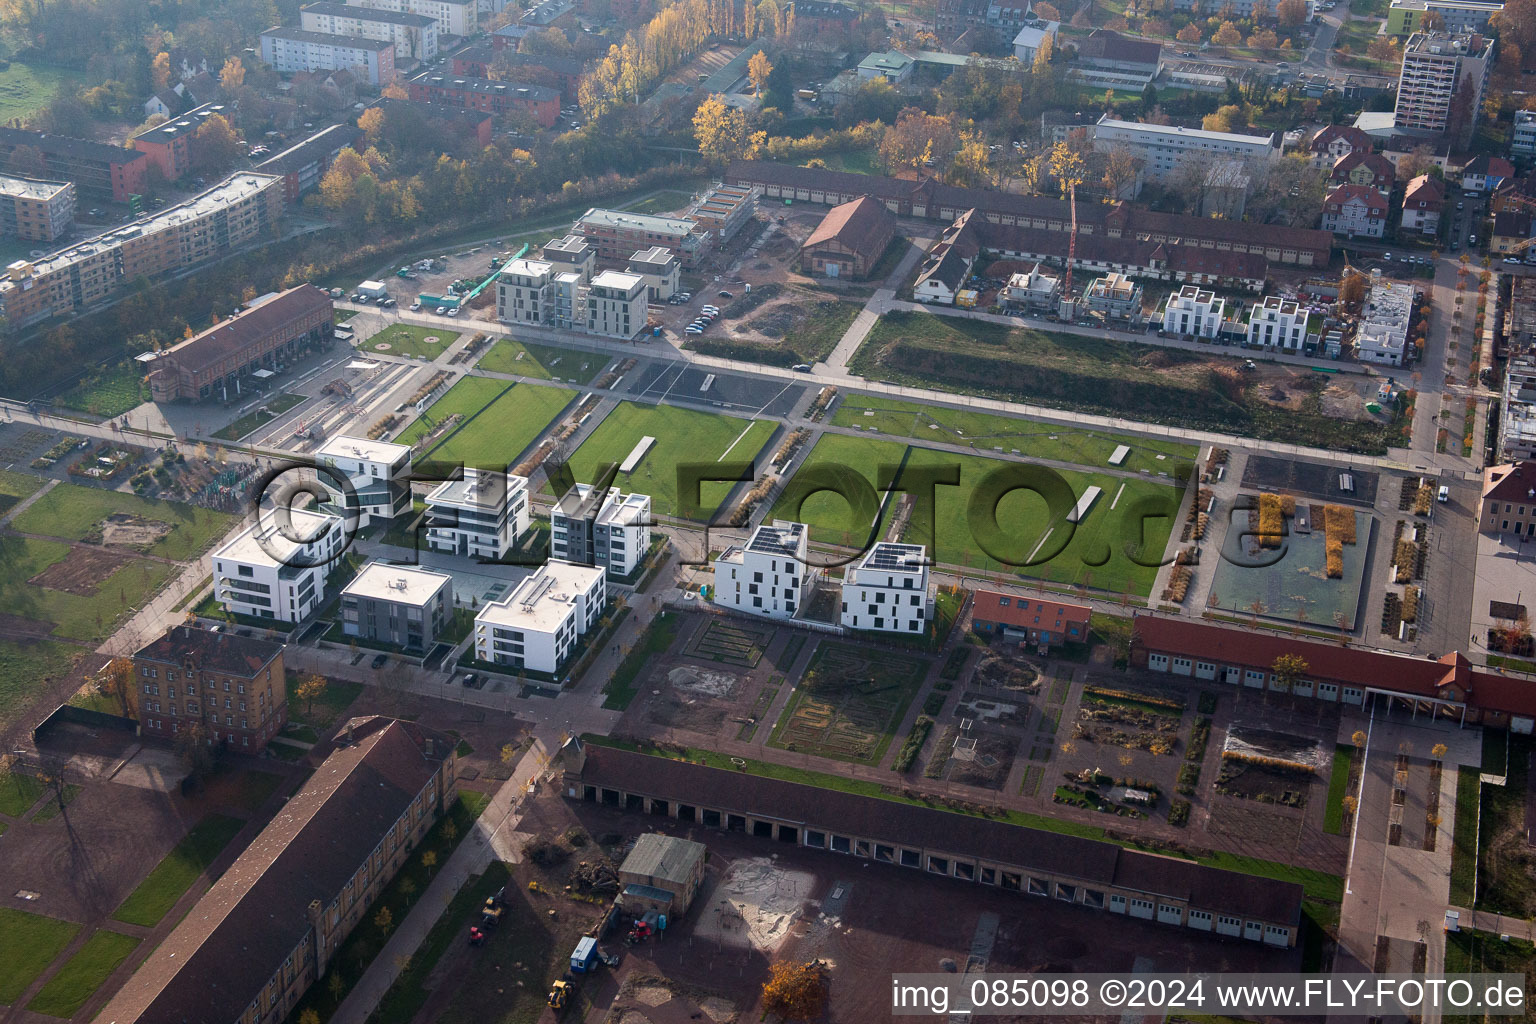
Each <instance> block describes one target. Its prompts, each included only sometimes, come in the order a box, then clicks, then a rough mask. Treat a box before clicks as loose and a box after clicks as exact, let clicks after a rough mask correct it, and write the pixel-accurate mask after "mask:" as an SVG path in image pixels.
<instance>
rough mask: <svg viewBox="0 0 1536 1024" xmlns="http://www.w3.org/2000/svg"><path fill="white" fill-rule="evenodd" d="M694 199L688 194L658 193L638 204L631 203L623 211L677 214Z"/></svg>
mask: <svg viewBox="0 0 1536 1024" xmlns="http://www.w3.org/2000/svg"><path fill="white" fill-rule="evenodd" d="M691 198H692V196H690V195H689V194H688V193H687V192H670V191H669V192H657V193H656V194H655V195H653V196H647V197H646V198H644V199H642V200H640V201H639V202H638V203H631V204H629V205H628V206H624V207H621V209H624V210H628V211H630V212H631V213H652V214H655V213H663V214H664V213H676V212H677V211H679V210H681V209H683V208H684V207H686V206H687V205H688V201H689V200H690V199H691Z"/></svg>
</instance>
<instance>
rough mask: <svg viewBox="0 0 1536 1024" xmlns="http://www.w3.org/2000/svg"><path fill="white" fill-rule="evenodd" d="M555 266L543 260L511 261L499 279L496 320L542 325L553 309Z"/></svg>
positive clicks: (502, 269)
mask: <svg viewBox="0 0 1536 1024" xmlns="http://www.w3.org/2000/svg"><path fill="white" fill-rule="evenodd" d="M554 274H555V268H554V266H553V265H552V264H550V263H546V262H545V261H544V260H509V261H508V262H507V264H506V266H504V267H502V268H501V273H500V274H499V275H498V276H497V278H496V319H498V320H500V321H501V322H502V323H504V324H543V323H545V322H546V316H547V315H550V314H552V312H553V305H554V304H553V302H552V299H553V297H554V296H553V290H552V286H553V283H554Z"/></svg>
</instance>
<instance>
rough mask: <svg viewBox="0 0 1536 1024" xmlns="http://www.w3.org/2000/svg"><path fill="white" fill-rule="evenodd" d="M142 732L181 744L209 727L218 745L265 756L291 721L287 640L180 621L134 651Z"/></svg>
mask: <svg viewBox="0 0 1536 1024" xmlns="http://www.w3.org/2000/svg"><path fill="white" fill-rule="evenodd" d="M133 668H134V672H135V673H136V682H137V683H138V688H139V693H138V700H139V729H140V732H141V733H142V735H145V736H152V737H154V738H156V739H162V740H171V741H174V740H175V738H176V736H177V735H178V734H179V733H180V732H181V731H182V730H183V729H188V728H191V727H192V726H194V725H199V724H200V725H204V726H206V727H207V730H208V742H209V743H210V744H215V743H219V744H223V745H225V746H227V747H229V748H230V749H231V750H239V751H240V752H241V753H249V754H255V753H259V752H260V751H261V750H262V748H264V747H265V746H266V745H267V740H269V739H271V738H272V737H273V736H275V735H276V734H277V732H278V730H280V729H281V728H282V727H283V725H284V724H285V723H286V722H287V721H288V691H287V687H286V684H285V682H284V676H283V645H282V644H278V643H272V642H270V641H267V640H258V639H256V638H255V637H247V636H237V635H235V634H234V633H230V632H225V631H220V632H214V631H213V630H209V629H202V628H200V627H197V626H174V627H172V628H171V630H170V631H169V632H167V633H166V634H165V635H164V636H162V637H160V639H158V640H156V641H154V642H153V643H151V644H150V645H149V646H147V647H145V648H143V649H142V650H140V651H139V652H138V653H137V654H135V655H134V656H133Z"/></svg>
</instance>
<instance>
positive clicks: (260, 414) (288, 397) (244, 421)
mask: <svg viewBox="0 0 1536 1024" xmlns="http://www.w3.org/2000/svg"><path fill="white" fill-rule="evenodd" d="M308 400H309V399H307V398H306V397H305V396H303V395H292V394H288V393H286V392H284V393H282V394H278V395H273V396H272V397H271V398H269V399H267V401H266V402H265V403H264V404H263V405H262V406H261V407H260V408H258V409H253V410H252V411H250V412H248V413H246V414H245V415H244V416H241V417H240V418H239V419H237V420H235V421H234V422H233V423H230V424H228V425H227V426H224V427H220V428H219V429H218V430H215V431H214V432H213V436H214V437H217V438H220V439H222V440H225V441H238V440H240V439H241V438H242V437H244V436H245V435H247V434H249V433H250V432H251V431H253V430H256V429H257V428H259V427H264V426H266V425H267V424H268V423H271V422H272V421H273V420H275V419H277V418H278V417H279V416H281V415H282V414H283V413H285V412H287V411H288V410H289V409H292V408H293V407H294V406H297V405H302V404H304V403H305V402H307V401H308Z"/></svg>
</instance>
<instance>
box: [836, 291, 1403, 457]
mask: <svg viewBox="0 0 1536 1024" xmlns="http://www.w3.org/2000/svg"><path fill="white" fill-rule="evenodd" d="M1211 361H1212V357H1211V356H1210V355H1207V354H1205V353H1197V352H1184V351H1179V350H1173V349H1155V348H1152V347H1150V346H1147V345H1141V344H1137V343H1134V342H1125V341H1112V340H1109V339H1106V338H1096V337H1083V336H1079V335H1075V334H1060V333H1055V332H1051V331H1044V330H1037V329H1035V328H1030V327H1010V326H1006V325H1003V324H995V323H990V322H986V321H977V320H967V319H963V318H960V317H952V316H939V315H935V314H932V313H925V312H911V313H908V312H895V313H887V314H886V315H884V316H882V317H881V318H880V320H879V322H878V323H876V324H875V327H874V329H873V330H872V331H870V334H869V337H868V338H867V339H866V340H865V342H864V344H863V345H861V346H860V347H859V350H858V352H856V353H855V354H854V357H853V359H852V361H851V362H850V369H851V370H852V371H853V372H854V373H857V374H860V375H862V376H864V377H867V378H870V379H872V380H893V381H897V382H899V383H910V384H918V385H921V386H937V387H940V388H944V389H946V390H949V391H956V392H962V393H971V394H983V395H990V396H994V397H999V398H1006V399H1010V400H1014V401H1028V402H1037V403H1039V404H1041V405H1048V406H1053V407H1055V408H1061V409H1076V410H1081V411H1084V412H1091V413H1100V414H1105V415H1110V416H1124V417H1129V418H1133V419H1141V420H1147V421H1151V422H1156V423H1167V424H1174V425H1181V426H1190V427H1201V428H1206V429H1212V430H1223V431H1230V432H1233V433H1240V434H1246V435H1248V436H1251V437H1257V438H1264V439H1267V440H1275V441H1286V442H1293V443H1297V444H1311V445H1318V446H1321V447H1328V448H1336V449H1342V450H1346V451H1358V452H1364V453H1368V454H1377V455H1379V454H1384V453H1385V451H1386V446H1387V439H1388V438H1387V433H1388V428H1387V426H1386V425H1385V424H1382V423H1377V422H1369V423H1366V422H1355V421H1349V420H1340V419H1334V418H1332V417H1329V416H1325V415H1323V414H1321V413H1318V412H1309V411H1293V410H1289V409H1281V408H1279V407H1276V406H1273V405H1269V404H1267V403H1265V402H1261V401H1259V400H1257V398H1256V397H1255V396H1254V395H1253V394H1251V393H1250V392H1248V391H1245V390H1243V389H1242V388H1241V387H1240V386H1239V385H1235V384H1232V383H1231V382H1230V381H1229V380H1228V379H1227V378H1225V377H1223V376H1222V375H1221V374H1220V373H1218V372H1217V370H1216V369H1215V368H1214V367H1213V366H1212V365H1210V364H1211Z"/></svg>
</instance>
